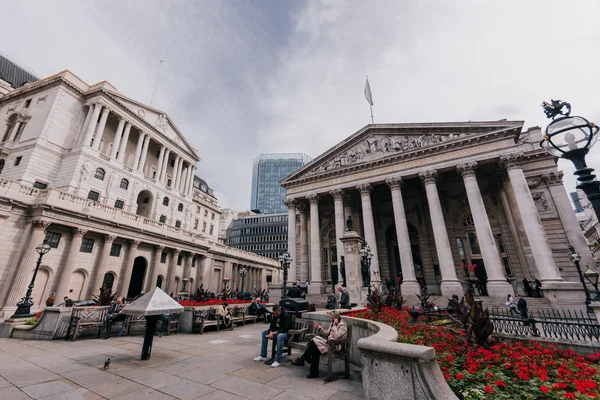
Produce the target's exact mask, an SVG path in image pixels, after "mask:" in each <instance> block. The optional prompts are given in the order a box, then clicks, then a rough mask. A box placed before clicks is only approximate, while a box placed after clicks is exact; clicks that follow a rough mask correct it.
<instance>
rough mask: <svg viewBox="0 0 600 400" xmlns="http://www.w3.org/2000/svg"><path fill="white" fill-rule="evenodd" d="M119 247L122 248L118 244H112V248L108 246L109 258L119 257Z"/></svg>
mask: <svg viewBox="0 0 600 400" xmlns="http://www.w3.org/2000/svg"><path fill="white" fill-rule="evenodd" d="M121 247H123V246H122V245H120V244H119V243H113V244H112V246H110V255H111V257H119V256H120V255H121Z"/></svg>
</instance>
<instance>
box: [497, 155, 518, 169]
mask: <svg viewBox="0 0 600 400" xmlns="http://www.w3.org/2000/svg"><path fill="white" fill-rule="evenodd" d="M522 161H523V153H512V154H506V155H502V156H500V164H502V166H503V167H504V168H506V170H507V171H510V170H513V169H517V168H521V162H522Z"/></svg>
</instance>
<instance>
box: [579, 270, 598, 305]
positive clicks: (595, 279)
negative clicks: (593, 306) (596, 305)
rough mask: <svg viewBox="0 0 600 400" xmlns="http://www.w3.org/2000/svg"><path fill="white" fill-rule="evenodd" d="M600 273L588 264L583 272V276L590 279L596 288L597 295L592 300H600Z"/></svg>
mask: <svg viewBox="0 0 600 400" xmlns="http://www.w3.org/2000/svg"><path fill="white" fill-rule="evenodd" d="M598 275H599V274H598V272H596V271H594V270H591V269H590V267H589V266H587V265H586V270H585V272H584V273H583V276H585V278H586V279H587V280H588V281H590V283H591V284H592V285H593V286H594V289H595V290H596V296H595V297H594V298H593V299H592V301H600V292H598Z"/></svg>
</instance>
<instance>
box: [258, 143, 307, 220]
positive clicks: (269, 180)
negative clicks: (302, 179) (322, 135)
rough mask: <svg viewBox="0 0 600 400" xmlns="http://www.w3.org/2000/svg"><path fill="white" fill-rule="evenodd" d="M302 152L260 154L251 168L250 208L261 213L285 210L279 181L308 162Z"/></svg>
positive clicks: (283, 192) (283, 191)
mask: <svg viewBox="0 0 600 400" xmlns="http://www.w3.org/2000/svg"><path fill="white" fill-rule="evenodd" d="M310 160H311V158H310V157H309V156H307V155H306V154H302V153H278V154H261V155H259V156H258V157H256V159H255V160H254V166H253V168H252V193H251V195H250V208H251V209H252V211H254V212H259V213H261V214H275V213H284V212H287V207H286V206H285V205H284V204H283V200H284V199H285V189H284V188H282V187H281V185H280V184H279V181H281V180H282V179H283V178H285V177H286V176H288V175H289V174H291V173H292V172H294V171H295V170H297V169H298V168H300V167H301V166H303V165H304V164H306V163H307V162H309V161H310Z"/></svg>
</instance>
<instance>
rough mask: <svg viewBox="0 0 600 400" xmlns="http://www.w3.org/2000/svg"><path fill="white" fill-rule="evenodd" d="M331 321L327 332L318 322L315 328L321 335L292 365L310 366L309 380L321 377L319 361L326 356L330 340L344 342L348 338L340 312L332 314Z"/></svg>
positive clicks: (313, 340)
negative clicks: (306, 364)
mask: <svg viewBox="0 0 600 400" xmlns="http://www.w3.org/2000/svg"><path fill="white" fill-rule="evenodd" d="M329 319H330V320H331V325H330V326H329V329H327V330H325V329H324V328H323V327H322V326H321V325H319V323H318V322H315V323H314V326H315V328H318V329H319V335H317V336H315V337H314V338H312V339H311V340H310V341H309V342H308V346H306V350H305V351H304V354H302V355H301V356H300V357H298V358H297V359H295V360H294V361H292V364H294V365H299V366H303V365H304V363H305V362H307V363H309V364H310V374H308V375H307V376H306V377H307V378H318V377H319V360H320V359H321V354H325V353H327V351H328V350H329V344H328V342H329V341H330V340H343V339H346V337H347V336H348V327H347V326H346V323H345V322H344V321H342V317H341V316H340V314H339V313H338V312H335V311H332V312H330V313H329ZM325 337H327V339H325Z"/></svg>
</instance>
